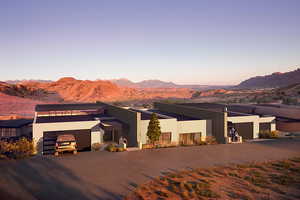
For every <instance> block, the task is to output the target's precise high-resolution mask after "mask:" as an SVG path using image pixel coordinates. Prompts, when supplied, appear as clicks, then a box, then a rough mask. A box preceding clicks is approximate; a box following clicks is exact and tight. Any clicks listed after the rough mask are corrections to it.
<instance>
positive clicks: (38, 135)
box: [32, 120, 100, 153]
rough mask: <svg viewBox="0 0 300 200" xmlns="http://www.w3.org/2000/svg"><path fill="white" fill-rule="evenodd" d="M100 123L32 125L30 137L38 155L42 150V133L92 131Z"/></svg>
mask: <svg viewBox="0 0 300 200" xmlns="http://www.w3.org/2000/svg"><path fill="white" fill-rule="evenodd" d="M99 123H100V121H97V120H95V121H81V122H58V123H39V124H37V123H34V124H33V126H32V129H33V132H32V137H33V140H34V142H35V144H36V145H37V150H38V152H39V153H41V152H42V150H43V133H44V132H48V131H63V130H83V129H92V128H93V127H95V126H97V124H99Z"/></svg>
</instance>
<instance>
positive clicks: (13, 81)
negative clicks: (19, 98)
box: [5, 79, 53, 84]
mask: <svg viewBox="0 0 300 200" xmlns="http://www.w3.org/2000/svg"><path fill="white" fill-rule="evenodd" d="M5 82H6V83H9V84H18V83H24V82H40V83H50V82H53V81H51V80H42V79H23V80H7V81H5Z"/></svg>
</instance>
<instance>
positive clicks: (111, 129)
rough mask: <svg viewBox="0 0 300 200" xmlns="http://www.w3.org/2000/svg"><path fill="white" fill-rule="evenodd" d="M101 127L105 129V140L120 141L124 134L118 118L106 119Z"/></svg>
mask: <svg viewBox="0 0 300 200" xmlns="http://www.w3.org/2000/svg"><path fill="white" fill-rule="evenodd" d="M100 127H101V128H102V129H103V130H104V134H103V141H104V142H116V143H118V142H119V139H120V137H121V136H123V135H122V124H121V123H120V122H118V121H117V120H110V121H104V122H101V123H100Z"/></svg>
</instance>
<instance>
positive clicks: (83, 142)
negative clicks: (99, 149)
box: [43, 129, 91, 154]
mask: <svg viewBox="0 0 300 200" xmlns="http://www.w3.org/2000/svg"><path fill="white" fill-rule="evenodd" d="M65 134H72V135H74V136H75V139H76V143H77V148H78V150H79V151H83V150H88V151H89V150H91V130H89V129H85V130H65V131H48V132H44V134H43V154H52V153H54V150H55V142H56V139H57V136H58V135H65Z"/></svg>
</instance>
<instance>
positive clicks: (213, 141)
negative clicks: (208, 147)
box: [205, 136, 218, 144]
mask: <svg viewBox="0 0 300 200" xmlns="http://www.w3.org/2000/svg"><path fill="white" fill-rule="evenodd" d="M205 142H206V144H218V142H217V140H216V138H215V137H214V136H207V137H206V139H205Z"/></svg>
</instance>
